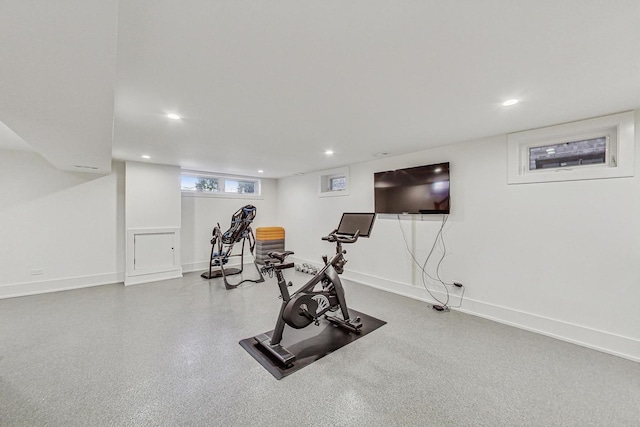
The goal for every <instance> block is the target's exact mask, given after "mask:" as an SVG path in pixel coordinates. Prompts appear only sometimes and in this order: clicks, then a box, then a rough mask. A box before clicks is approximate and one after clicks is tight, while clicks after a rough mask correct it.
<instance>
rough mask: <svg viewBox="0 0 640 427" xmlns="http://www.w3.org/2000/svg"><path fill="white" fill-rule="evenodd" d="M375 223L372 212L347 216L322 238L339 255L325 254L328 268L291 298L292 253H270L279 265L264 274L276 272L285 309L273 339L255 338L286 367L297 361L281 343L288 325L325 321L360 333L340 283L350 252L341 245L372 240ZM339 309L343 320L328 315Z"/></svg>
mask: <svg viewBox="0 0 640 427" xmlns="http://www.w3.org/2000/svg"><path fill="white" fill-rule="evenodd" d="M374 220H375V214H373V213H366V214H362V213H344V214H343V215H342V219H341V221H340V225H339V226H338V228H336V229H335V230H333V231H332V232H331V233H329V235H328V236H325V237H323V238H322V240H325V241H328V242H330V243H335V244H336V254H335V255H334V256H333V257H332V258H331V259H328V257H327V256H326V255H324V256H323V257H322V259H323V261H324V264H325V266H324V267H323V268H322V269H321V270H320V271H318V273H317V274H316V275H315V276H313V277H312V278H311V280H309V281H308V282H307V283H306V284H305V285H304V286H302V287H301V288H300V289H298V290H297V291H296V292H294V293H293V294H291V295H290V294H289V289H288V287H289V286H292V284H291V283H287V281H286V280H285V278H284V273H283V271H284V270H286V269H289V268H292V267H294V263H292V262H289V263H285V260H286V258H287V256H289V255H291V254H293V252H291V251H285V252H270V253H269V254H268V255H269V256H270V257H271V258H274V259H276V260H278V261H279V262H278V263H272V262H269V261H267V263H266V264H265V266H264V267H262V269H261V272H262V273H263V274H268V275H269V277H272V276H273V274H274V273H275V275H276V278H277V281H278V287H279V288H280V294H281V297H282V306H281V307H280V314H279V315H278V319H277V321H276V327H275V329H274V330H273V334H272V336H271V337H269V336H268V335H266V334H261V335H258V336H256V337H254V339H255V340H256V342H257V343H258V345H259V346H260V347H262V348H263V349H265V350H267V351H268V352H269V353H270V354H272V355H273V356H275V358H276V359H277V360H278V361H279V362H280V363H282V364H283V365H284V366H285V367H288V366H291V365H292V363H293V362H294V361H295V359H296V355H295V354H293V353H291V352H290V351H289V350H287V349H286V348H285V347H283V346H282V345H281V344H280V343H281V341H282V334H283V332H284V327H285V324H286V325H289V326H290V327H292V328H295V329H302V328H305V327H307V326H309V325H310V324H311V323H314V324H315V325H316V326H319V325H320V320H321V319H322V318H324V319H326V320H327V321H329V322H331V323H332V324H334V325H335V326H337V327H339V328H342V329H345V330H347V331H349V332H353V333H356V334H358V333H360V329H361V328H362V323H361V321H360V318H359V317H356V318H354V319H352V318H350V317H349V309H348V307H347V301H346V299H345V296H344V288H343V287H342V283H341V282H340V277H339V274H342V272H343V271H344V265H345V264H346V262H347V260H346V259H345V258H344V255H345V254H346V253H347V251H345V250H343V249H342V245H343V244H345V243H355V242H356V241H358V238H359V237H369V235H370V233H371V229H372V228H373V222H374ZM338 310H339V311H340V313H339V314H341V315H342V317H338V316H335V315H328V314H327V313H328V312H336V311H338Z"/></svg>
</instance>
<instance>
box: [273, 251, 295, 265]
mask: <svg viewBox="0 0 640 427" xmlns="http://www.w3.org/2000/svg"><path fill="white" fill-rule="evenodd" d="M293 253H294V252H293V251H284V252H276V251H272V252H268V253H267V256H269V257H271V258H275V259H277V260H278V261H280V262H284V259H285V258H286V257H288V256H289V255H291V254H293Z"/></svg>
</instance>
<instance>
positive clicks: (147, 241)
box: [125, 228, 182, 285]
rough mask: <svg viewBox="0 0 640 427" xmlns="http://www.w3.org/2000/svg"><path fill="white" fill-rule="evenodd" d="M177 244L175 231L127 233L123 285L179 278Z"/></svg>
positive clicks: (152, 230)
mask: <svg viewBox="0 0 640 427" xmlns="http://www.w3.org/2000/svg"><path fill="white" fill-rule="evenodd" d="M179 241H180V230H179V229H176V228H161V229H129V230H127V274H126V277H125V285H129V284H136V283H144V282H150V281H154V280H163V279H170V278H174V277H180V276H182V267H181V265H180V253H179V252H180V250H179Z"/></svg>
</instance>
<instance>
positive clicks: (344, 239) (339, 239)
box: [322, 228, 360, 243]
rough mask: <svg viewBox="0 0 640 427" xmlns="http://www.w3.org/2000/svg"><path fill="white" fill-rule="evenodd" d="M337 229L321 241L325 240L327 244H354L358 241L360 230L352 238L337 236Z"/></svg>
mask: <svg viewBox="0 0 640 427" xmlns="http://www.w3.org/2000/svg"><path fill="white" fill-rule="evenodd" d="M337 231H338V229H337V228H336V229H335V230H333V231H332V232H331V233H329V235H328V236H324V237H323V238H322V240H326V241H328V242H332V243H333V242H339V243H355V242H357V241H358V236H360V230H357V231H356V233H355V234H354V235H353V236H349V235H342V234H337Z"/></svg>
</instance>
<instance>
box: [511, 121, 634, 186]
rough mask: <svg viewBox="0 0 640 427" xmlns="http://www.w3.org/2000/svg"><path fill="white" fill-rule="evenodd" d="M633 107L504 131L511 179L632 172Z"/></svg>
mask: <svg viewBox="0 0 640 427" xmlns="http://www.w3.org/2000/svg"><path fill="white" fill-rule="evenodd" d="M634 145H635V144H634V113H633V112H627V113H620V114H614V115H611V116H604V117H598V118H595V119H589V120H582V121H579V122H573V123H567V124H563V125H558V126H550V127H547V128H541V129H534V130H530V131H525V132H518V133H513V134H510V135H508V146H507V152H508V164H507V168H508V176H507V182H508V183H509V184H526V183H535V182H552V181H573V180H583V179H602V178H619V177H626V176H633V175H634V167H633V161H634Z"/></svg>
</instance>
